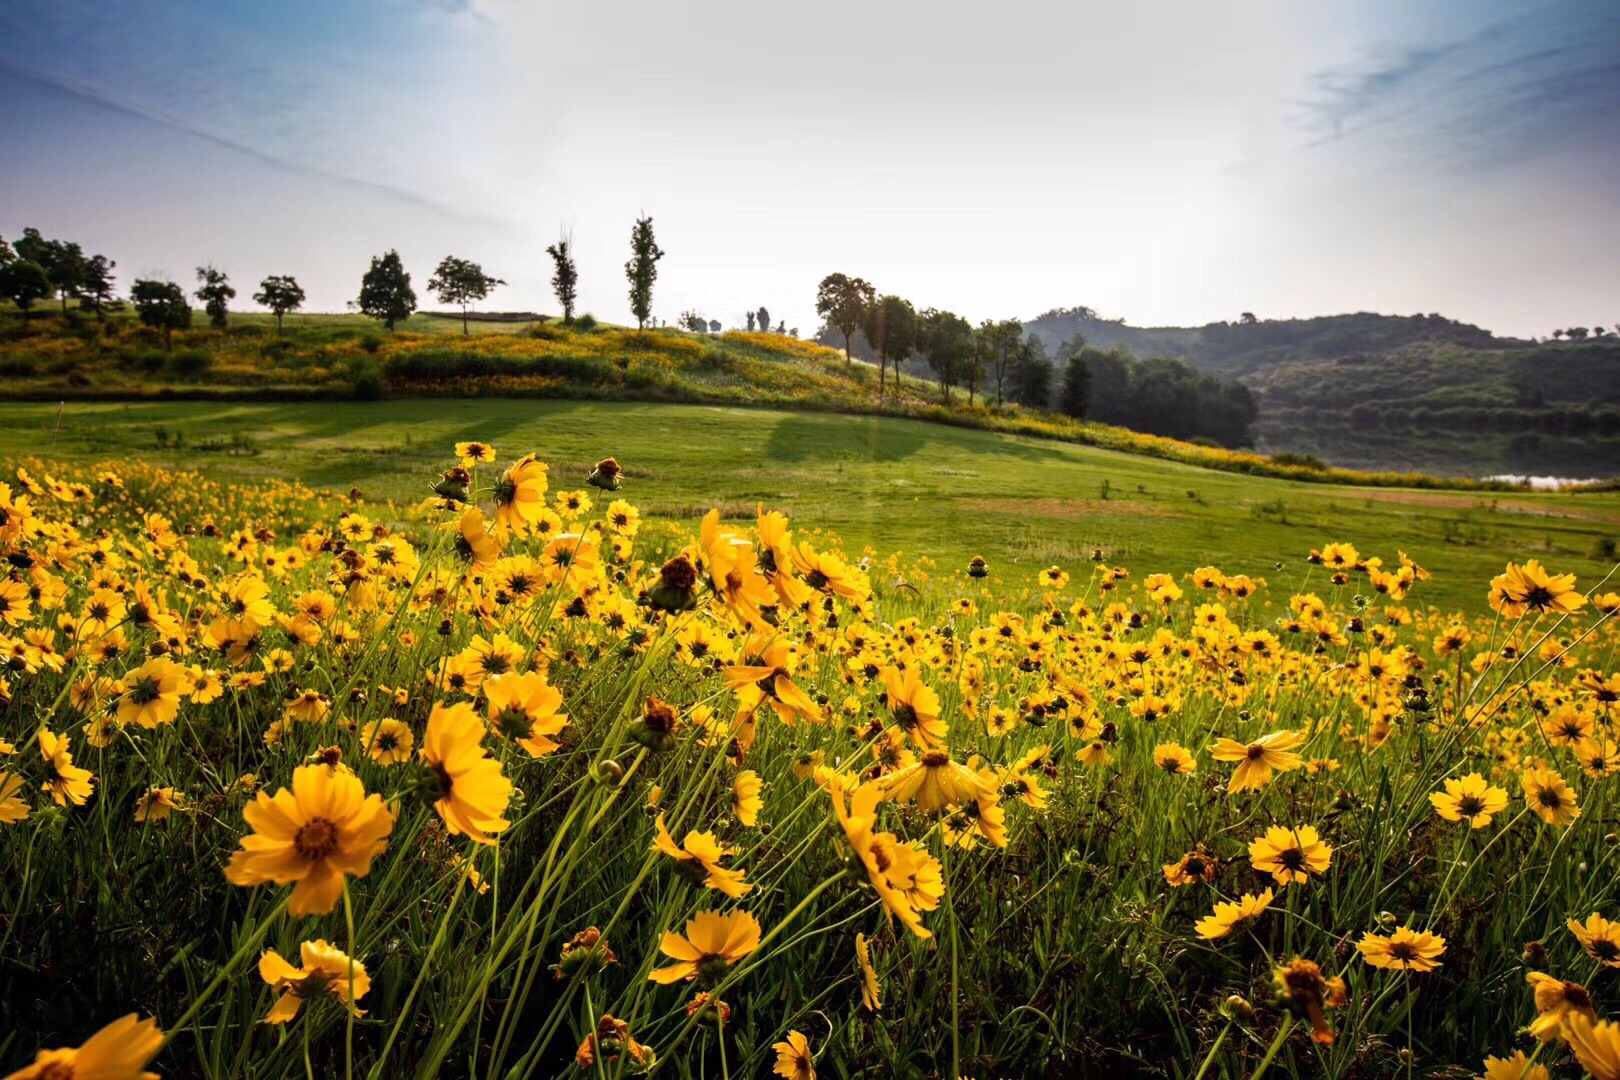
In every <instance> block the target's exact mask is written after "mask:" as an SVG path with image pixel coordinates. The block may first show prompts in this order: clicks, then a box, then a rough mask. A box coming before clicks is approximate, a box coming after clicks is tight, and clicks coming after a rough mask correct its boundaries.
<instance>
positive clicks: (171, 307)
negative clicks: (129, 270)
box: [129, 278, 191, 349]
mask: <svg viewBox="0 0 1620 1080" xmlns="http://www.w3.org/2000/svg"><path fill="white" fill-rule="evenodd" d="M129 299H130V302H131V303H133V304H134V305H135V311H136V313H137V314H139V315H140V317H141V324H142V325H144V326H150V327H152V328H154V329H157V330H162V331H163V347H164V348H165V349H167V348H171V347H172V344H173V342H172V339H171V337H170V335H171V334H172V333H173V332H174V331H175V330H184V329H185V328H186V327H188V326H190V325H191V308H190V307H189V306H187V304H186V293H185V290H184V289H182V288H181V287H180V286H178V285H176V284H175V283H174V282H172V281H151V280H147V279H144V278H137V279H136V280H135V284H133V285H131V286H130V287H129Z"/></svg>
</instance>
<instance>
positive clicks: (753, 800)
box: [731, 769, 765, 826]
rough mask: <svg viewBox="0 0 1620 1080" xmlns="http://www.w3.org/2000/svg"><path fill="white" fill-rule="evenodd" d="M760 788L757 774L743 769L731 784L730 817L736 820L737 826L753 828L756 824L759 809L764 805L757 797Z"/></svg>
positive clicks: (760, 784) (761, 785) (763, 801)
mask: <svg viewBox="0 0 1620 1080" xmlns="http://www.w3.org/2000/svg"><path fill="white" fill-rule="evenodd" d="M762 787H764V785H763V784H762V783H761V782H760V779H759V773H757V772H755V771H754V770H753V769H744V770H743V771H742V772H740V773H738V774H737V778H736V779H735V780H733V781H732V782H731V816H732V817H734V818H736V819H737V823H738V824H740V825H747V826H753V825H755V824H757V823H758V821H759V811H760V808H761V807H763V806H764V805H765V800H764V799H762V798H760V795H759V793H760V789H761V788H762Z"/></svg>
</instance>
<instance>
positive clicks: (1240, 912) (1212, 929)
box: [1194, 889, 1272, 941]
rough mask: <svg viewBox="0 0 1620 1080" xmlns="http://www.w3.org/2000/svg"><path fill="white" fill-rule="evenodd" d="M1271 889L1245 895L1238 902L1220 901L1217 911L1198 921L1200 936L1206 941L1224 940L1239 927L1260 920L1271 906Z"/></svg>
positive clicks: (1196, 927)
mask: <svg viewBox="0 0 1620 1080" xmlns="http://www.w3.org/2000/svg"><path fill="white" fill-rule="evenodd" d="M1271 899H1272V893H1271V890H1270V889H1267V890H1265V891H1264V892H1261V893H1258V894H1256V893H1244V894H1243V896H1242V897H1240V898H1239V899H1238V900H1236V901H1224V900H1223V901H1220V902H1218V903H1217V904H1216V905H1215V910H1214V912H1212V913H1211V914H1209V915H1206V916H1204V917H1203V918H1202V919H1199V920H1198V924H1197V925H1196V926H1195V927H1194V929H1195V930H1197V931H1198V936H1199V937H1201V938H1203V939H1204V940H1206V941H1214V940H1216V939H1217V938H1223V937H1225V936H1226V935H1228V934H1230V933H1231V932H1232V931H1234V930H1236V929H1237V928H1238V927H1240V926H1243V925H1245V924H1247V923H1250V922H1252V921H1254V920H1255V919H1258V918H1259V917H1260V916H1261V915H1264V914H1265V912H1266V909H1267V908H1269V907H1270V906H1271Z"/></svg>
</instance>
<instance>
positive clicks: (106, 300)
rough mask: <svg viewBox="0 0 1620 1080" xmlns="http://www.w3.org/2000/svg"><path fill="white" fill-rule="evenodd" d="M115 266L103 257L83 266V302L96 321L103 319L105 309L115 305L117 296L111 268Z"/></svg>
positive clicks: (115, 264) (91, 260)
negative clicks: (94, 315) (93, 313)
mask: <svg viewBox="0 0 1620 1080" xmlns="http://www.w3.org/2000/svg"><path fill="white" fill-rule="evenodd" d="M117 265H118V264H117V263H115V262H113V261H112V260H111V259H109V258H107V256H105V255H97V256H95V257H94V258H92V259H90V260H89V261H88V262H86V263H85V265H84V282H83V286H84V292H83V302H84V303H86V304H88V305H89V306H90V310H91V311H94V312H95V313H96V318H97V319H105V318H106V317H107V316H106V311H107V309H108V308H109V307H113V306H114V305H116V303H117V297H118V294H117V291H116V290H115V289H114V287H113V282H114V278H113V267H115V266H117Z"/></svg>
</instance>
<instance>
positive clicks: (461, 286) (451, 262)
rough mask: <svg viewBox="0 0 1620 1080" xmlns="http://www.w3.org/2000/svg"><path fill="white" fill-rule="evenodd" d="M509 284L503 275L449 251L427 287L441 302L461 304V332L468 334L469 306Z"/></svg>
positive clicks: (429, 279)
mask: <svg viewBox="0 0 1620 1080" xmlns="http://www.w3.org/2000/svg"><path fill="white" fill-rule="evenodd" d="M505 284H506V282H504V281H502V280H501V279H500V278H497V277H490V276H489V275H488V274H486V273H484V268H483V267H482V266H479V265H478V264H477V263H475V262H472V261H470V260H468V259H458V258H456V257H455V256H454V255H446V256H445V257H444V258H443V259H441V260H440V261H439V267H438V269H436V270H434V271H433V276H432V277H430V278H428V285H427V287H428V288H429V289H430V290H431V291H432V292H433V293H435V294H436V295H437V296H438V298H439V303H441V304H456V305H460V307H461V332H462V334H466V333H467V306H468V305H469V304H476V303H477V302H478V301H480V300H483V299H485V298H486V297H488V296H489V294H490V293H492V292H494V291H495V289H496V287H497V286H500V285H505Z"/></svg>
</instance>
